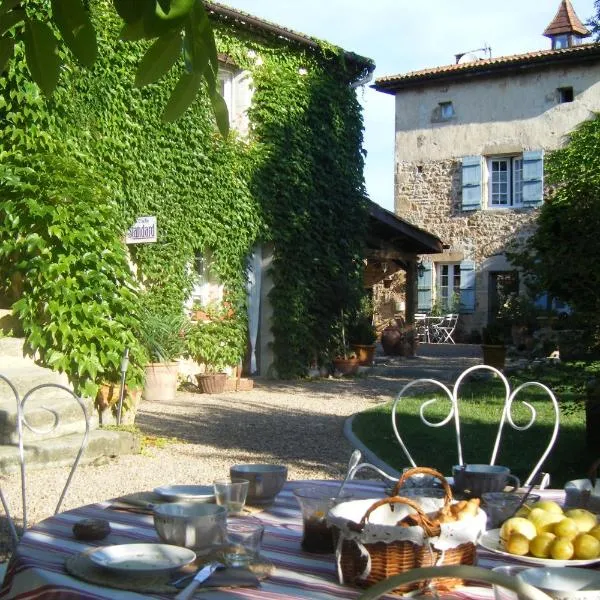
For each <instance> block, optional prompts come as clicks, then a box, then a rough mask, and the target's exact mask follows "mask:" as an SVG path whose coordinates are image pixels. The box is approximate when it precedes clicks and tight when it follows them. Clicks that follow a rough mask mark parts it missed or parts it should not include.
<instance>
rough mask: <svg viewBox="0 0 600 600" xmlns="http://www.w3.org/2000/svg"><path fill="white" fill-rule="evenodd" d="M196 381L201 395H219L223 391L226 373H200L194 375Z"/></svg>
mask: <svg viewBox="0 0 600 600" xmlns="http://www.w3.org/2000/svg"><path fill="white" fill-rule="evenodd" d="M196 380H197V381H198V387H199V388H200V391H201V392H202V393H203V394H220V393H221V392H223V391H225V384H226V383H227V373H201V374H198V375H196Z"/></svg>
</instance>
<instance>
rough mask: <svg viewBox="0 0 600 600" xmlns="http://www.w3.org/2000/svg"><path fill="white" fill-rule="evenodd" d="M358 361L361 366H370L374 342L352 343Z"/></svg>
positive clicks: (373, 354) (373, 353) (373, 352)
mask: <svg viewBox="0 0 600 600" xmlns="http://www.w3.org/2000/svg"><path fill="white" fill-rule="evenodd" d="M352 350H353V351H354V353H355V354H356V358H357V359H358V362H359V363H360V364H361V365H362V366H367V367H370V366H371V365H372V364H373V360H374V359H375V344H352Z"/></svg>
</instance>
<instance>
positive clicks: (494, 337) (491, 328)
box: [481, 321, 506, 370]
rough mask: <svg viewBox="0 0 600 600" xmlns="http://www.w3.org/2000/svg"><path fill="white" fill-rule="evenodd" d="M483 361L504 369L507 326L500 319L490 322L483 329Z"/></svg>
mask: <svg viewBox="0 0 600 600" xmlns="http://www.w3.org/2000/svg"><path fill="white" fill-rule="evenodd" d="M481 339H482V345H481V349H482V351H483V362H484V364H486V365H490V366H491V367H495V368H496V369H499V370H502V369H504V365H505V362H506V343H505V342H506V333H505V326H504V324H503V323H502V322H500V321H495V322H493V323H489V324H488V325H487V326H486V327H484V328H483V329H482V330H481Z"/></svg>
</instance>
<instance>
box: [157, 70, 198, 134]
mask: <svg viewBox="0 0 600 600" xmlns="http://www.w3.org/2000/svg"><path fill="white" fill-rule="evenodd" d="M201 83H202V75H199V74H198V73H183V75H182V76H181V77H180V78H179V81H178V82H177V85H176V86H175V89H174V90H173V92H172V93H171V97H170V98H169V101H168V102H167V106H165V110H164V112H163V114H162V120H163V122H165V123H168V122H170V121H175V120H176V119H178V118H179V117H180V116H181V115H182V114H183V113H184V112H185V111H186V110H187V109H188V107H189V106H190V105H191V104H192V102H193V101H194V99H195V98H196V95H197V94H198V90H199V89H200V84H201Z"/></svg>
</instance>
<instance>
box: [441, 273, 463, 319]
mask: <svg viewBox="0 0 600 600" xmlns="http://www.w3.org/2000/svg"><path fill="white" fill-rule="evenodd" d="M437 276H438V289H437V300H438V303H439V305H440V308H441V309H442V310H444V311H447V312H454V310H455V309H456V308H457V304H458V300H459V298H460V264H459V263H441V264H439V265H438V273H437Z"/></svg>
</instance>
